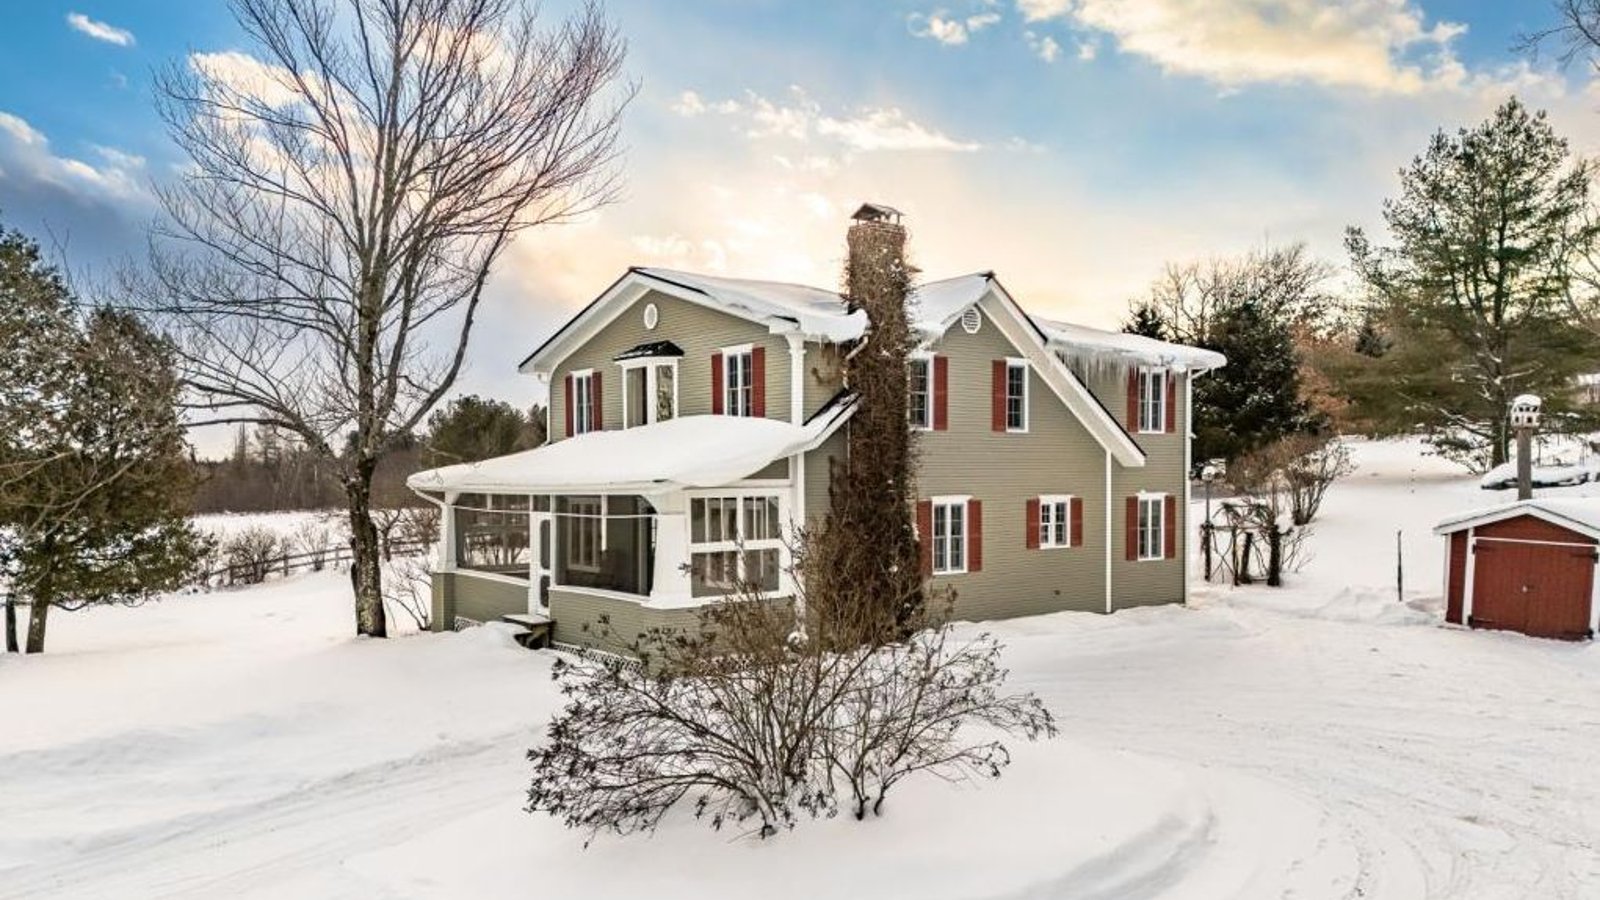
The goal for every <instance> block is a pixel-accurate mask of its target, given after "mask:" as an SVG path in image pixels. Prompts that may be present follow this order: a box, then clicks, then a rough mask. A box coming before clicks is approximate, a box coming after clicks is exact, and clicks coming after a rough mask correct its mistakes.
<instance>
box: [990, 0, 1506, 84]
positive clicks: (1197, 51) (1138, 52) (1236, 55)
mask: <svg viewBox="0 0 1600 900" xmlns="http://www.w3.org/2000/svg"><path fill="white" fill-rule="evenodd" d="M1017 9H1018V11H1019V12H1020V13H1021V14H1022V17H1023V18H1024V19H1025V20H1027V21H1030V22H1043V21H1047V20H1054V19H1059V20H1064V21H1067V22H1069V23H1070V24H1072V25H1074V26H1076V27H1078V28H1082V29H1087V30H1091V31H1095V32H1100V33H1104V34H1107V35H1109V36H1111V37H1112V38H1113V39H1114V40H1115V41H1116V42H1117V47H1118V49H1120V50H1121V51H1122V52H1124V53H1128V54H1132V55H1135V56H1141V57H1144V58H1145V59H1148V60H1150V61H1152V62H1154V63H1155V64H1156V65H1158V66H1160V67H1161V68H1162V69H1163V70H1164V71H1166V72H1169V73H1173V74H1180V75H1192V76H1197V77H1200V78H1205V79H1207V80H1210V81H1212V82H1215V83H1217V84H1219V85H1221V86H1223V87H1225V88H1238V87H1241V86H1244V85H1247V84H1253V83H1260V82H1273V83H1292V82H1301V83H1312V84H1319V85H1323V86H1329V87H1350V88H1360V89H1365V90H1369V91H1374V92H1382V93H1403V94H1404V93H1416V92H1418V91H1422V90H1427V89H1438V88H1445V89H1459V88H1469V87H1473V86H1475V85H1478V84H1481V83H1482V82H1484V81H1485V80H1493V79H1497V78H1498V73H1488V74H1487V75H1479V76H1474V75H1473V74H1472V73H1469V72H1468V71H1467V70H1466V68H1465V67H1464V66H1463V65H1462V64H1461V63H1460V61H1459V59H1457V57H1456V55H1455V52H1454V50H1453V48H1452V44H1453V42H1454V41H1455V39H1456V38H1458V37H1460V35H1461V34H1462V33H1463V32H1465V31H1466V26H1464V25H1461V24H1458V23H1454V22H1445V21H1440V22H1433V23H1430V22H1429V21H1428V20H1427V17H1426V15H1425V14H1424V12H1423V10H1422V9H1421V7H1420V6H1417V5H1416V4H1415V3H1414V2H1413V0H1343V2H1340V3H1326V2H1322V0H1017ZM1082 52H1083V51H1082V49H1081V46H1080V55H1081V54H1082ZM1090 52H1091V53H1092V52H1093V51H1090Z"/></svg>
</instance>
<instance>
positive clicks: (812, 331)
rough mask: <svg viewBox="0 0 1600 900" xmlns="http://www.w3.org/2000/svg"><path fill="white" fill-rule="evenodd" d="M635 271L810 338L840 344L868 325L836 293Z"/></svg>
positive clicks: (671, 271) (743, 280)
mask: <svg viewBox="0 0 1600 900" xmlns="http://www.w3.org/2000/svg"><path fill="white" fill-rule="evenodd" d="M635 271H638V272H639V273H641V274H643V275H647V276H649V277H651V278H655V279H659V280H661V281H665V282H667V283H668V284H673V285H677V286H678V287H681V288H688V289H689V290H691V291H694V292H696V293H699V294H703V295H704V296H705V297H706V298H707V299H709V300H713V301H715V302H716V304H717V305H719V306H722V307H725V308H732V309H734V310H736V311H742V312H744V313H745V314H746V315H748V316H750V317H751V318H756V319H765V318H777V319H787V320H789V321H791V322H794V323H795V324H796V325H797V326H799V329H800V331H801V332H803V333H804V334H805V335H806V336H807V337H815V338H821V339H823V340H829V341H834V342H836V343H837V342H840V341H847V340H852V339H854V338H857V337H860V336H861V331H862V329H864V328H865V327H866V325H867V316H866V313H863V312H859V311H858V312H854V313H851V312H847V311H846V310H845V308H844V298H842V297H840V296H839V294H838V293H837V292H835V291H827V290H823V289H822V288H815V287H810V286H808V285H804V284H790V283H788V282H783V281H754V280H751V279H747V278H722V277H719V276H712V275H697V274H695V273H693V272H679V271H677V270H674V269H655V268H644V267H639V268H638V269H636V270H635Z"/></svg>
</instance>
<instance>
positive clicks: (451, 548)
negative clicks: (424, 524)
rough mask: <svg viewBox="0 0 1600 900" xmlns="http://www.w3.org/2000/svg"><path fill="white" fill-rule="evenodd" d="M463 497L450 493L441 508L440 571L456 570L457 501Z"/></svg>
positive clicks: (445, 497)
mask: <svg viewBox="0 0 1600 900" xmlns="http://www.w3.org/2000/svg"><path fill="white" fill-rule="evenodd" d="M460 496H461V495H460V494H459V493H457V492H455V491H449V492H447V493H446V494H445V495H444V503H442V504H440V506H439V571H441V572H453V571H455V568H456V499H457V498H459V497H460Z"/></svg>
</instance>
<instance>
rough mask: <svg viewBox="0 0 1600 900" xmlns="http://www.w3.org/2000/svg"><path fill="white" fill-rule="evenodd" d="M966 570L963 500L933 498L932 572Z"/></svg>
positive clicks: (948, 573) (954, 572) (965, 503)
mask: <svg viewBox="0 0 1600 900" xmlns="http://www.w3.org/2000/svg"><path fill="white" fill-rule="evenodd" d="M966 570H967V501H966V499H965V498H962V499H958V500H943V499H935V500H934V501H933V573H934V574H935V575H951V574H959V573H961V572H965V571H966Z"/></svg>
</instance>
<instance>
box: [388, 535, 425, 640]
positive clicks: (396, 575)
mask: <svg viewBox="0 0 1600 900" xmlns="http://www.w3.org/2000/svg"><path fill="white" fill-rule="evenodd" d="M433 567H434V566H433V554H431V553H422V554H418V555H415V556H399V557H395V559H394V560H393V561H392V562H390V563H389V571H388V577H387V578H385V579H384V580H383V601H384V604H385V605H386V606H388V607H389V609H390V610H391V611H394V610H399V611H400V612H402V613H404V614H405V616H406V618H408V619H410V620H411V621H412V623H413V624H415V625H416V626H417V630H418V631H427V630H428V629H429V628H430V627H431V626H432V625H433Z"/></svg>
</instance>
